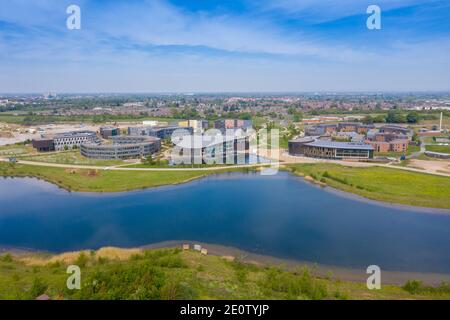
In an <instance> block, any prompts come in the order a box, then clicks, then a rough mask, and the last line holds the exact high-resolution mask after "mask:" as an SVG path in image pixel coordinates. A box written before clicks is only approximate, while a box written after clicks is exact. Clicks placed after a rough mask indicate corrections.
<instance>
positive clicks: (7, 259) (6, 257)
mask: <svg viewBox="0 0 450 320" xmlns="http://www.w3.org/2000/svg"><path fill="white" fill-rule="evenodd" d="M0 260H1V261H3V262H12V261H13V257H12V255H11V254H10V253H7V254H4V255H3V256H1V257H0Z"/></svg>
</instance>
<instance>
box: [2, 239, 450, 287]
mask: <svg viewBox="0 0 450 320" xmlns="http://www.w3.org/2000/svg"><path fill="white" fill-rule="evenodd" d="M183 244H189V245H190V250H193V245H194V244H199V245H201V246H202V248H206V249H207V250H208V255H211V256H217V257H221V258H223V259H226V260H234V259H239V260H240V261H242V262H244V263H249V264H255V265H258V266H260V267H278V268H280V269H283V270H286V271H295V270H296V269H299V268H301V267H308V268H309V269H311V271H313V273H314V274H315V275H316V276H317V277H319V278H324V279H328V278H331V279H333V280H342V281H349V282H357V283H365V282H366V280H367V277H368V276H369V275H368V274H366V270H365V269H364V268H354V267H342V266H334V265H325V264H318V263H314V262H309V261H301V260H293V259H287V258H278V257H274V256H269V255H262V254H257V253H252V252H249V251H245V250H241V249H238V248H235V247H229V246H223V245H218V244H211V243H205V242H201V241H193V240H171V241H163V242H157V243H152V244H147V245H143V246H137V247H115V248H120V249H142V250H158V249H173V248H179V249H181V248H182V245H183ZM99 249H101V248H98V249H96V250H99ZM83 250H90V249H88V248H85V249H80V250H76V251H72V252H81V251H83ZM6 253H10V254H12V255H13V256H17V257H19V258H20V257H25V256H28V255H33V254H36V255H42V254H44V255H51V256H53V255H59V254H63V253H66V252H60V253H54V252H50V251H43V250H35V249H28V248H21V247H12V246H0V254H6ZM330 273H331V274H330ZM381 274H382V284H384V285H404V284H405V283H406V282H407V281H409V280H419V281H422V282H424V283H425V284H428V285H433V286H436V285H440V284H441V283H442V282H446V283H450V272H449V273H435V272H417V271H393V270H381Z"/></svg>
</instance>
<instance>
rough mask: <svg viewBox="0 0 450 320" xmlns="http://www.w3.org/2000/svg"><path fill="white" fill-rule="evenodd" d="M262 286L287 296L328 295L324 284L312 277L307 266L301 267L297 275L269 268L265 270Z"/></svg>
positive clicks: (308, 296)
mask: <svg viewBox="0 0 450 320" xmlns="http://www.w3.org/2000/svg"><path fill="white" fill-rule="evenodd" d="M263 286H265V287H266V288H268V289H271V290H273V291H277V292H282V293H285V294H286V296H287V297H288V298H290V297H294V298H307V299H313V300H320V299H323V298H325V297H326V296H327V295H328V293H327V288H326V287H325V285H323V284H321V283H320V282H318V281H317V280H316V279H314V278H313V277H312V275H311V273H310V271H309V270H308V269H307V268H304V269H302V270H301V271H300V274H299V275H298V276H296V275H293V274H292V273H288V272H283V271H281V270H279V269H275V268H270V269H268V271H267V272H266V278H265V280H264V281H263Z"/></svg>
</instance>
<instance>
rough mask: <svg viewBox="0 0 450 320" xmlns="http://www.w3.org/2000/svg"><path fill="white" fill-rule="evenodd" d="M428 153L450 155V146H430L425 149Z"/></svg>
mask: <svg viewBox="0 0 450 320" xmlns="http://www.w3.org/2000/svg"><path fill="white" fill-rule="evenodd" d="M425 148H426V149H427V151H431V152H440V153H449V154H450V145H449V146H445V145H438V144H430V145H427V146H426V147H425Z"/></svg>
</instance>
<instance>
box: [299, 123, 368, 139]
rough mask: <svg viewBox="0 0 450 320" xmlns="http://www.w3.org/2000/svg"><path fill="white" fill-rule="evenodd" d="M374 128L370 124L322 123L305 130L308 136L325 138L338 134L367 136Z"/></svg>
mask: <svg viewBox="0 0 450 320" xmlns="http://www.w3.org/2000/svg"><path fill="white" fill-rule="evenodd" d="M373 128H374V126H373V125H370V124H362V123H358V122H340V123H338V124H330V123H321V124H317V125H311V126H308V127H306V128H305V135H306V136H323V135H333V134H335V133H338V132H356V133H358V134H366V133H367V132H368V131H369V130H370V129H373Z"/></svg>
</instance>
